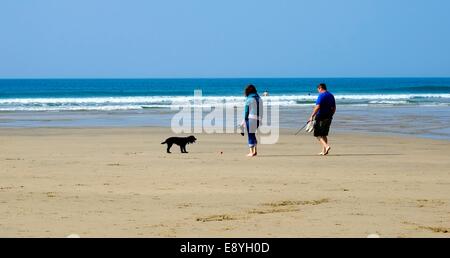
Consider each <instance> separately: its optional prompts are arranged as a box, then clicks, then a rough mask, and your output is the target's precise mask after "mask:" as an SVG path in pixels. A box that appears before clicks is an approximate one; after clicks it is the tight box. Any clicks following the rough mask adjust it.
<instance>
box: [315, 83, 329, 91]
mask: <svg viewBox="0 0 450 258" xmlns="http://www.w3.org/2000/svg"><path fill="white" fill-rule="evenodd" d="M317 88H321V89H322V90H327V85H326V84H325V83H321V84H319V86H317Z"/></svg>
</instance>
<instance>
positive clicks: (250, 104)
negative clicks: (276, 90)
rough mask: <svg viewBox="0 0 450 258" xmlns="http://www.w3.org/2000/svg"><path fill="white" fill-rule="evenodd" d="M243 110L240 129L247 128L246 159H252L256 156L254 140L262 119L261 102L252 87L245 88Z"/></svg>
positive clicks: (256, 142)
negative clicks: (247, 151)
mask: <svg viewBox="0 0 450 258" xmlns="http://www.w3.org/2000/svg"><path fill="white" fill-rule="evenodd" d="M245 97H247V99H246V101H245V109H244V120H243V121H242V123H241V127H244V126H245V128H247V135H248V146H249V148H250V152H249V154H248V155H247V157H254V156H256V155H258V151H257V148H256V147H257V146H256V145H257V144H258V141H257V140H256V131H257V129H258V127H259V125H260V121H261V117H262V101H261V98H260V97H259V95H258V92H257V91H256V87H255V86H253V85H248V86H247V88H245Z"/></svg>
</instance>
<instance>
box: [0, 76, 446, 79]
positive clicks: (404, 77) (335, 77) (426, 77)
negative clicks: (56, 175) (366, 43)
mask: <svg viewBox="0 0 450 258" xmlns="http://www.w3.org/2000/svg"><path fill="white" fill-rule="evenodd" d="M221 79H450V76H354V77H352V76H322V77H320V76H305V77H297V76H286V77H283V76H280V77H263V76H261V77H257V76H255V77H252V76H249V77H201V76H199V77H28V78H14V77H10V78H0V80H221Z"/></svg>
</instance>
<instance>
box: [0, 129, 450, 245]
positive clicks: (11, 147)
mask: <svg viewBox="0 0 450 258" xmlns="http://www.w3.org/2000/svg"><path fill="white" fill-rule="evenodd" d="M170 135H171V133H170V129H164V128H126V129H119V128H117V129H113V128H109V129H45V128H41V129H0V236H1V237H64V236H67V235H70V234H78V235H80V236H81V237H366V236H367V235H369V234H379V235H381V236H382V237H449V236H450V234H449V232H448V231H449V230H450V160H449V148H450V142H449V141H434V140H425V139H414V138H403V137H387V136H364V135H358V136H354V135H345V134H339V135H334V136H332V137H331V143H332V145H333V150H332V152H331V155H330V156H328V157H319V156H316V155H315V154H316V153H318V152H319V151H320V150H319V146H318V145H317V143H316V141H315V140H314V139H313V138H312V137H311V136H305V135H302V136H297V137H295V136H292V132H284V134H283V135H282V136H281V138H280V142H279V143H278V144H277V145H266V146H260V150H259V152H260V156H259V157H257V158H254V159H249V158H246V157H245V154H246V152H247V149H246V144H245V138H244V137H241V136H240V135H197V138H198V139H199V142H198V144H195V145H190V146H188V151H190V153H189V154H180V153H179V149H178V148H177V147H174V148H173V154H171V155H170V154H166V153H165V146H163V145H161V144H160V142H161V141H162V140H163V139H165V138H166V137H167V136H170ZM221 151H223V154H220V152H221Z"/></svg>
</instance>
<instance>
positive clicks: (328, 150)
mask: <svg viewBox="0 0 450 258" xmlns="http://www.w3.org/2000/svg"><path fill="white" fill-rule="evenodd" d="M330 150H331V147H330V146H328V147H327V148H326V149H325V152H324V153H323V155H324V156H326V155H328V153H329V152H330Z"/></svg>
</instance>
